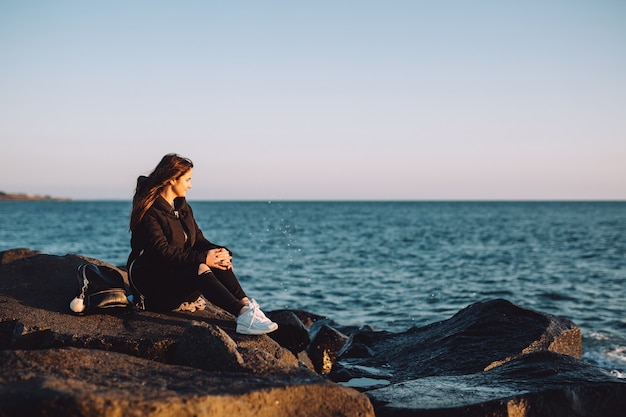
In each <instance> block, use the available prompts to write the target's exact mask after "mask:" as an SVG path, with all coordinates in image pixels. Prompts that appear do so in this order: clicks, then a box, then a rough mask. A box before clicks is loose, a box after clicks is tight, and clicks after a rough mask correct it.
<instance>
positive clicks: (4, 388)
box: [0, 348, 373, 417]
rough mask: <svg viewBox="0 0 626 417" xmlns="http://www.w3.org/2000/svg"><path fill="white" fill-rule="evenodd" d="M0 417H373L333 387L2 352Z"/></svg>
mask: <svg viewBox="0 0 626 417" xmlns="http://www.w3.org/2000/svg"><path fill="white" fill-rule="evenodd" d="M0 415H1V416H15V417H18V416H19V417H21V416H43V415H45V416H58V417H72V416H83V417H85V416H87V417H89V416H130V417H132V416H163V417H165V416H168V417H169V416H183V417H185V416H188V417H191V416H225V415H232V416H260V417H290V416H329V417H330V416H372V415H373V413H372V411H371V405H370V403H369V401H368V399H367V397H365V396H363V395H361V394H359V393H358V392H356V391H354V390H349V389H347V388H343V387H340V386H337V385H336V384H334V383H331V382H324V381H319V380H315V379H308V380H307V379H305V378H296V379H287V378H276V377H274V376H264V375H257V376H255V377H254V378H250V376H249V375H248V376H247V375H245V374H236V375H232V374H221V373H211V372H206V371H203V370H200V369H197V368H193V367H189V366H175V365H167V364H163V363H160V362H155V361H150V360H146V359H141V358H137V357H134V356H129V355H124V354H120V353H115V352H110V351H103V350H88V349H76V348H64V349H47V350H28V351H24V350H4V351H0Z"/></svg>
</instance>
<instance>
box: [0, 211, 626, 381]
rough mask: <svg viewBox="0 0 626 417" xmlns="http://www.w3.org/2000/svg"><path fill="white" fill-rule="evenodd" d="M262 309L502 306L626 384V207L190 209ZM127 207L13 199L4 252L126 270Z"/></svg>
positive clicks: (384, 324) (396, 312) (403, 319)
mask: <svg viewBox="0 0 626 417" xmlns="http://www.w3.org/2000/svg"><path fill="white" fill-rule="evenodd" d="M190 203H191V205H192V207H193V209H194V212H195V215H196V219H197V221H198V223H199V225H200V227H201V228H202V230H203V232H204V234H205V236H206V237H207V238H208V239H209V240H211V241H213V242H215V243H218V244H221V245H225V246H227V247H229V248H230V249H231V250H232V251H233V252H234V256H235V258H234V267H235V271H236V273H237V275H238V276H239V279H240V281H241V282H242V284H243V287H244V289H246V291H247V292H248V294H249V295H251V296H253V297H255V298H256V299H257V300H258V301H259V302H260V304H261V305H262V306H263V307H264V309H265V310H273V309H281V308H291V309H304V310H308V311H310V312H313V313H316V314H320V315H324V316H327V317H329V318H331V319H333V320H335V321H336V322H338V323H340V324H342V325H354V326H362V325H371V326H373V327H374V328H376V329H379V330H389V331H404V330H406V329H408V328H410V327H411V326H424V325H426V324H429V323H432V322H435V321H439V320H444V319H447V318H449V317H450V316H452V315H453V314H454V313H456V312H457V311H459V310H460V309H462V308H464V307H466V306H468V305H469V304H472V303H474V302H477V301H485V300H489V299H494V298H504V299H507V300H509V301H512V302H514V303H517V304H519V305H521V306H523V307H528V308H532V309H535V310H539V311H542V312H546V313H550V314H553V315H557V316H564V317H567V318H569V319H571V320H572V321H574V323H576V325H578V326H579V327H580V328H581V330H582V334H583V359H584V360H586V361H588V362H590V363H594V364H596V365H599V366H601V367H602V368H604V369H606V370H608V371H610V372H612V373H613V374H614V375H615V376H617V377H620V378H625V377H626V315H625V306H626V285H625V281H626V202H206V201H193V200H190ZM129 211H130V202H125V201H70V202H53V201H2V202H0V250H6V249H11V248H16V247H27V248H31V249H36V250H40V251H42V252H44V253H48V254H54V255H65V254H67V253H78V254H82V255H85V256H89V257H93V258H97V259H100V260H103V261H106V262H109V263H112V264H115V265H123V264H125V262H126V257H127V255H128V251H129V239H130V234H129V232H128V231H127V229H128V214H129Z"/></svg>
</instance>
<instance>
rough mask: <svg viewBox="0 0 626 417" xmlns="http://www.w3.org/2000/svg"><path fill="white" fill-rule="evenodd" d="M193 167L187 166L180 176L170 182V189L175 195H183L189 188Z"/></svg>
mask: <svg viewBox="0 0 626 417" xmlns="http://www.w3.org/2000/svg"><path fill="white" fill-rule="evenodd" d="M192 171H193V168H189V171H187V172H185V173H184V174H183V175H182V176H180V177H179V178H177V179H176V180H174V183H173V184H172V191H174V194H176V197H185V195H187V190H189V189H191V175H192V174H193V172H192Z"/></svg>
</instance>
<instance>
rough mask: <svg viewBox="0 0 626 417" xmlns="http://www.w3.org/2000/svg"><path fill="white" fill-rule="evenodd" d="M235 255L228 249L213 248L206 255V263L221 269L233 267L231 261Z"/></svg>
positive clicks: (210, 266)
mask: <svg viewBox="0 0 626 417" xmlns="http://www.w3.org/2000/svg"><path fill="white" fill-rule="evenodd" d="M232 259H233V257H232V256H231V255H230V252H228V249H224V248H219V249H211V250H210V251H209V252H208V253H207V255H206V264H207V266H208V267H209V268H216V269H221V270H224V271H225V270H227V269H233V264H232V263H231V261H232Z"/></svg>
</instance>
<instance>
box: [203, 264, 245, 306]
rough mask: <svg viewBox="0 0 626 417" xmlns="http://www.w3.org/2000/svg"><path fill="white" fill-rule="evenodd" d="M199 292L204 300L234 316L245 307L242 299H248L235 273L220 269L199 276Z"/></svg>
mask: <svg viewBox="0 0 626 417" xmlns="http://www.w3.org/2000/svg"><path fill="white" fill-rule="evenodd" d="M197 285H198V290H200V292H201V293H202V295H203V296H204V298H206V299H207V300H209V301H210V302H212V303H213V304H215V305H216V306H218V307H221V308H223V309H224V310H226V311H228V312H229V313H231V314H233V315H234V316H237V315H239V311H241V308H242V307H243V306H244V303H243V302H242V301H241V299H242V298H245V297H247V296H246V293H245V292H244V291H243V289H242V288H241V285H240V284H239V280H237V277H236V276H235V274H234V273H233V271H230V270H227V271H222V270H220V269H216V270H210V271H206V272H205V273H203V274H200V275H197Z"/></svg>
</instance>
